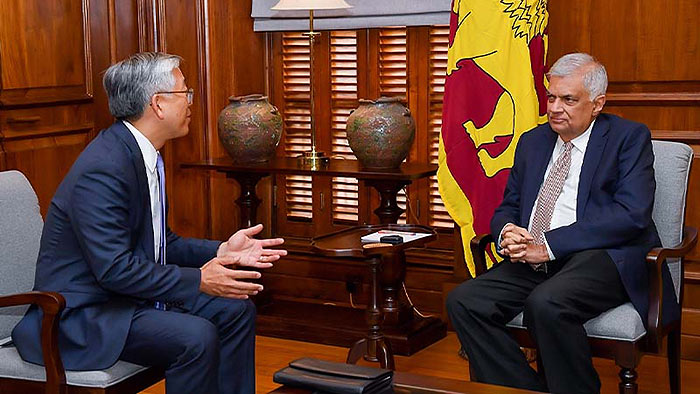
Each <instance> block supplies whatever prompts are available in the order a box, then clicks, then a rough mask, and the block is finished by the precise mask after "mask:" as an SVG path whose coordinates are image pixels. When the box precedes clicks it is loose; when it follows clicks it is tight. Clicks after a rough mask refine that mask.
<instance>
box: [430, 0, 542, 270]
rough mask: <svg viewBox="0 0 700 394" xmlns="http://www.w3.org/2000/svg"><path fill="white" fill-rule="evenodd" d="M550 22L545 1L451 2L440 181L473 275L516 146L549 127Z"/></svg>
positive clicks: (460, 0) (511, 164)
mask: <svg viewBox="0 0 700 394" xmlns="http://www.w3.org/2000/svg"><path fill="white" fill-rule="evenodd" d="M548 17H549V15H548V14H547V0H453V1H452V14H451V20H450V36H449V40H450V41H449V50H448V55H447V58H448V60H447V78H446V81H445V95H444V101H443V113H442V131H441V133H440V151H439V168H438V174H437V177H438V185H439V188H440V194H441V196H442V200H443V202H444V203H445V207H446V208H447V211H448V212H449V213H450V215H451V216H452V218H453V219H454V221H455V222H456V223H457V225H459V227H460V228H461V234H462V239H463V241H464V254H465V260H466V261H467V264H468V266H469V271H470V272H471V273H472V275H473V274H474V263H473V260H472V256H471V251H470V250H469V241H470V240H471V239H472V238H473V237H474V235H475V234H481V233H488V232H489V223H490V221H491V216H493V212H494V210H495V209H496V207H497V206H498V205H499V204H500V202H501V199H502V198H503V190H504V189H505V184H506V180H507V179H508V174H509V173H510V168H511V167H512V166H513V158H514V154H515V147H516V145H517V143H518V140H519V139H520V136H521V135H522V134H523V133H524V132H526V131H528V130H530V129H532V128H533V127H535V126H537V125H538V124H541V123H544V122H546V121H547V118H546V106H547V101H546V100H547V99H546V90H545V86H546V83H547V82H546V80H545V75H544V74H545V67H546V66H545V61H546V58H547V21H548ZM490 257H491V263H493V262H494V261H495V257H494V253H493V251H492V253H491V256H490Z"/></svg>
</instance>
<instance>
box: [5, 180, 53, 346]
mask: <svg viewBox="0 0 700 394" xmlns="http://www.w3.org/2000/svg"><path fill="white" fill-rule="evenodd" d="M43 226H44V222H43V220H42V218H41V214H40V213H39V201H38V199H37V197H36V194H35V193H34V189H32V185H31V184H30V183H29V181H28V180H27V178H26V177H25V176H24V175H23V174H22V173H21V172H19V171H3V172H0V250H1V251H2V252H0V294H2V295H7V294H14V293H21V292H26V291H30V290H32V287H33V286H34V270H35V268H36V259H37V256H38V255H39V242H40V240H41V230H42V228H43ZM26 310H27V307H25V306H23V307H10V308H0V339H2V338H7V337H9V336H10V334H11V332H12V329H13V328H14V326H15V325H16V324H17V323H18V322H19V320H20V319H21V318H22V316H23V315H24V312H25V311H26Z"/></svg>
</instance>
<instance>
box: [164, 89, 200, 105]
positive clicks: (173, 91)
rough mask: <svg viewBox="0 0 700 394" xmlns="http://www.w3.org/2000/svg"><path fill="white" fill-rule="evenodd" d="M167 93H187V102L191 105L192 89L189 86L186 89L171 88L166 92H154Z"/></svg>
mask: <svg viewBox="0 0 700 394" xmlns="http://www.w3.org/2000/svg"><path fill="white" fill-rule="evenodd" d="M167 93H187V104H188V105H192V100H193V99H194V89H192V88H189V89H187V90H171V91H168V92H156V93H155V94H167Z"/></svg>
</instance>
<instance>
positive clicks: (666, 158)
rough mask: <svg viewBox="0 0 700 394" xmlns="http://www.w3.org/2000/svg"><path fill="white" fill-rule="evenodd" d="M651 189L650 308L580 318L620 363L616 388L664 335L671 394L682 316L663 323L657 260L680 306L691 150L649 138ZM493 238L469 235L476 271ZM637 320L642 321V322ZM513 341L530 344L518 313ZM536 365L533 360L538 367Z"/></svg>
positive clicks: (628, 389)
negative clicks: (654, 235)
mask: <svg viewBox="0 0 700 394" xmlns="http://www.w3.org/2000/svg"><path fill="white" fill-rule="evenodd" d="M652 143H653V149H654V157H655V159H654V172H655V178H656V194H655V202H654V209H653V213H652V216H653V220H654V223H655V224H656V227H657V230H658V232H659V236H660V237H661V243H662V247H661V248H655V249H653V250H652V251H651V252H649V254H648V255H647V257H646V264H647V268H648V271H649V281H650V284H649V287H650V292H649V313H648V316H644V317H642V316H639V314H638V313H637V311H636V310H635V309H634V307H633V306H632V303H631V302H628V303H626V304H623V305H620V306H618V307H616V308H613V309H610V310H608V311H606V312H604V313H602V314H601V315H599V316H597V317H595V318H593V319H591V320H589V321H588V322H586V323H585V325H584V328H585V330H586V333H587V335H588V338H589V343H590V345H591V353H592V354H593V355H594V356H596V357H604V358H609V359H613V360H615V363H616V364H617V365H618V366H619V367H620V374H619V376H620V384H619V390H620V393H623V394H624V393H627V394H632V393H637V382H636V379H637V373H636V371H635V369H636V367H637V365H638V364H639V361H640V359H641V357H642V354H643V353H657V354H658V353H662V352H663V349H662V347H661V343H662V339H663V338H664V337H666V338H667V352H668V368H669V378H670V387H671V393H672V394H678V393H680V339H681V332H680V330H681V321H680V320H678V321H675V322H671V323H668V324H663V323H662V321H661V316H662V305H663V303H662V301H663V300H662V294H663V292H662V285H663V284H662V283H663V282H662V279H661V272H662V271H661V268H662V264H663V263H666V264H668V267H669V270H670V272H671V277H672V279H673V283H674V291H675V294H676V296H677V298H678V300H679V303H680V304H681V306H682V305H683V291H682V290H683V288H682V287H683V258H684V256H685V255H686V254H687V253H688V252H689V251H690V250H691V249H692V248H693V247H694V246H695V244H696V242H697V229H695V228H693V227H684V226H683V218H684V214H685V205H686V192H687V189H688V175H689V173H690V165H691V162H692V159H693V151H692V149H691V148H690V147H688V146H687V145H684V144H681V143H676V142H665V141H653V142H652ZM493 242H494V239H493V237H492V236H491V235H490V234H486V235H477V236H476V237H474V238H473V239H472V240H471V244H470V246H471V251H472V255H473V256H474V263H475V268H476V269H475V272H476V276H478V275H480V274H482V273H484V272H486V269H487V268H486V255H485V251H486V248H487V247H489V245H490V244H491V243H493ZM642 319H644V320H645V321H646V326H645V324H644V323H643V321H642ZM507 326H508V327H509V328H510V331H511V333H512V335H513V336H514V337H515V338H516V340H517V341H518V343H519V344H520V345H521V346H523V347H525V348H530V349H534V348H535V344H534V342H533V341H532V339H531V338H530V336H529V334H528V331H527V327H525V326H524V325H523V314H522V313H520V314H519V315H518V316H516V317H515V318H514V319H513V320H511V321H510V323H508V325H507ZM539 368H541V364H540V363H538V369H539Z"/></svg>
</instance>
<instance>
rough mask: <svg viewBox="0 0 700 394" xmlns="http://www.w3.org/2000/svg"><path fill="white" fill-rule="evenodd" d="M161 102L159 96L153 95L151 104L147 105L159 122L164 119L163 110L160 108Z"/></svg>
mask: <svg viewBox="0 0 700 394" xmlns="http://www.w3.org/2000/svg"><path fill="white" fill-rule="evenodd" d="M162 102H163V100H162V99H161V97H160V95H159V94H154V95H153V96H151V102H150V103H149V106H150V107H151V110H152V111H153V113H154V114H155V115H156V117H157V118H158V119H160V120H163V119H165V112H163V108H162V107H161V103H162Z"/></svg>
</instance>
